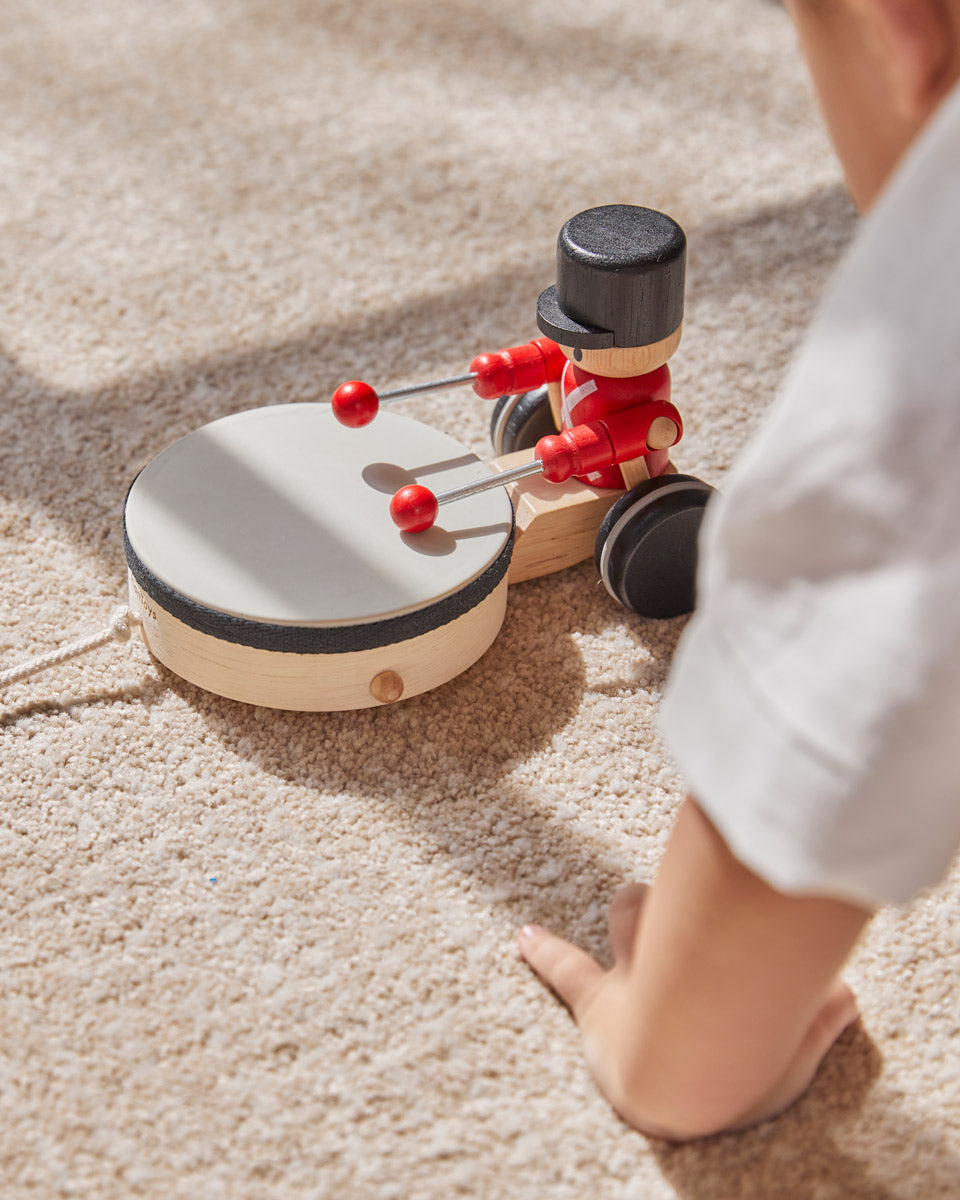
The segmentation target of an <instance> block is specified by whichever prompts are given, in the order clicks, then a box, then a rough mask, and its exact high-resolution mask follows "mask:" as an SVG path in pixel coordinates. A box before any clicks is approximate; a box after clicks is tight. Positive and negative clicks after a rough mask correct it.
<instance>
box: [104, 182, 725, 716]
mask: <svg viewBox="0 0 960 1200" xmlns="http://www.w3.org/2000/svg"><path fill="white" fill-rule="evenodd" d="M685 257H686V239H685V237H684V234H683V231H682V230H681V228H680V227H679V225H677V224H676V222H675V221H673V220H671V218H669V217H667V216H665V215H663V214H662V213H658V212H655V211H653V210H651V209H647V208H638V207H634V206H629V205H609V206H605V207H602V208H594V209H589V210H587V211H586V212H582V213H579V214H578V215H577V216H575V217H573V218H571V219H570V220H569V221H568V222H567V223H566V224H565V225H564V227H563V229H562V230H561V232H560V235H559V238H558V241H557V279H556V284H555V285H554V286H552V287H549V288H547V290H546V291H544V292H543V293H542V295H541V296H540V298H539V301H538V303H537V323H538V325H539V327H540V330H541V332H542V333H543V334H544V335H545V336H543V337H539V338H536V339H535V340H533V341H531V342H528V343H526V344H525V345H522V346H514V347H510V348H508V349H505V350H501V351H499V352H497V353H493V354H481V355H479V356H478V357H476V358H475V359H474V360H473V362H472V363H471V364H470V370H469V373H467V374H465V375H462V376H458V377H456V378H453V379H446V380H438V381H434V382H431V383H426V384H418V385H414V386H412V387H407V388H400V389H397V390H396V391H393V392H384V393H381V394H379V395H378V394H377V392H375V391H374V389H373V388H372V387H370V386H369V385H368V384H366V383H362V382H360V381H351V382H348V383H345V384H342V385H341V386H340V387H339V388H338V389H337V391H336V392H335V394H334V396H333V400H332V405H331V406H330V408H327V407H321V406H318V405H314V404H293V405H278V406H273V407H268V408H260V409H253V410H251V411H248V412H242V413H239V414H236V415H234V416H229V417H225V418H222V419H221V420H219V421H214V422H213V423H212V424H210V425H207V426H204V427H203V428H202V429H199V430H197V431H196V432H194V433H192V434H189V435H188V436H187V437H185V438H183V439H181V440H180V441H179V442H177V443H175V444H174V445H172V446H170V447H169V448H168V449H167V450H165V451H163V452H162V453H161V454H159V455H158V456H157V457H156V458H155V459H154V460H153V461H152V462H151V463H150V464H149V465H148V466H147V467H146V468H145V469H144V470H143V471H142V472H141V473H140V475H138V476H137V478H136V479H135V481H134V483H133V485H132V486H131V488H130V492H129V494H128V497H127V503H126V507H125V511H124V540H125V546H126V554H127V563H128V567H129V579H130V595H131V607H132V608H133V611H134V613H135V614H136V616H137V617H139V619H140V621H141V624H142V628H143V633H144V637H145V639H146V642H147V645H148V647H149V648H150V650H151V651H152V653H153V654H154V655H155V656H156V657H157V658H158V659H159V660H160V661H161V662H163V663H164V664H165V665H166V666H168V667H169V668H170V669H171V670H173V671H174V672H176V673H177V674H178V675H181V676H183V677H184V678H185V679H188V680H190V681H191V682H193V683H196V684H198V685H200V686H201V687H204V688H206V689H208V690H210V691H212V692H216V693H218V694H220V695H223V696H228V697H232V698H234V699H237V700H243V701H248V702H250V703H253V704H261V705H267V706H271V707H277V708H286V709H304V710H316V711H320V710H337V709H352V708H362V707H369V706H374V705H378V704H387V703H392V702H394V701H396V700H398V699H400V698H402V697H407V696H413V695H416V694H418V693H421V692H424V691H427V690H428V689H430V688H433V687H437V686H439V685H440V684H441V683H444V682H446V681H447V680H449V679H452V678H453V677H454V676H455V675H457V674H458V673H459V672H461V671H463V670H465V669H466V668H467V667H468V666H470V665H471V664H472V663H473V662H475V661H476V660H477V659H478V658H479V657H480V656H481V655H482V654H483V653H484V651H485V650H486V649H487V648H488V647H489V646H490V644H491V643H492V642H493V640H494V639H495V637H496V636H497V633H498V632H499V630H500V626H501V624H502V621H503V616H504V611H505V606H506V595H507V586H508V583H516V582H520V581H522V580H526V579H532V578H535V577H537V576H540V575H545V574H548V573H550V572H552V571H557V570H560V569H562V568H564V567H567V566H570V565H572V564H574V563H577V562H580V561H581V560H582V559H584V558H587V557H589V556H590V554H591V553H592V554H593V555H594V558H595V561H596V564H597V567H598V569H599V571H600V575H601V578H602V579H603V582H604V584H605V586H606V588H607V590H608V591H609V592H610V594H611V595H612V596H613V597H614V598H615V599H616V600H617V601H618V602H619V603H621V604H622V605H624V606H625V607H626V608H628V609H630V610H631V611H633V612H635V613H638V614H639V615H641V616H646V617H667V616H674V615H678V614H681V613H686V612H689V611H690V610H691V609H692V608H693V603H694V579H695V572H696V543H697V534H698V531H699V526H700V520H701V517H702V514H703V510H704V505H705V504H706V501H707V499H708V497H709V495H710V494H711V491H712V489H711V488H710V487H709V486H708V485H707V484H705V483H703V482H701V481H700V480H698V479H694V478H692V477H691V476H688V475H680V474H678V473H677V472H676V468H675V467H674V466H673V464H672V462H671V461H670V449H671V447H672V446H674V445H676V443H677V442H678V441H679V439H680V436H681V433H682V428H683V425H682V421H681V418H680V414H679V413H678V412H677V410H676V408H675V407H674V406H673V404H672V403H671V400H670V371H669V368H668V366H667V361H668V359H669V358H670V356H671V355H672V354H673V352H674V351H675V350H676V348H677V345H678V344H679V341H680V334H681V328H682V320H683V287H684V266H685ZM467 382H470V383H472V385H473V388H474V391H475V392H476V393H477V394H478V395H479V396H481V397H482V398H484V399H489V400H496V404H495V406H494V411H493V418H492V423H491V433H492V439H493V443H494V449H495V451H496V453H497V454H498V457H497V458H495V459H494V460H493V461H492V462H490V463H489V464H488V466H487V467H486V468H485V467H484V466H483V464H482V463H481V462H480V460H479V459H478V458H477V457H476V456H475V455H472V454H470V453H468V452H467V451H466V450H465V448H464V447H462V446H460V445H459V444H458V443H457V442H455V441H454V440H453V439H452V438H449V437H448V436H446V435H445V434H443V433H440V432H438V431H436V430H434V429H431V428H429V427H427V426H425V425H423V424H421V423H419V422H416V421H412V420H410V419H408V418H405V417H401V416H398V415H396V414H394V413H383V414H381V415H378V412H379V408H380V405H381V404H382V403H384V402H387V401H390V400H396V399H399V398H402V397H405V396H410V395H413V394H415V393H416V392H421V391H426V390H429V389H432V388H439V387H447V386H453V385H456V384H464V383H467ZM374 418H376V420H374ZM424 480H426V481H428V482H429V483H430V484H431V487H432V488H433V489H435V490H431V489H430V488H428V487H427V485H426V483H425V482H424ZM391 492H392V493H393V496H392V499H390V493H391ZM448 506H449V507H448ZM441 508H442V509H443V514H444V515H443V521H442V522H441V523H438V516H439V513H440V510H441Z"/></svg>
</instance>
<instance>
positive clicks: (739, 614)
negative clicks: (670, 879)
mask: <svg viewBox="0 0 960 1200" xmlns="http://www.w3.org/2000/svg"><path fill="white" fill-rule="evenodd" d="M661 725H662V728H663V732H664V735H665V737H666V740H667V743H668V745H669V746H670V748H671V750H672V752H673V754H674V756H675V758H676V760H677V762H678V764H679V766H680V768H681V770H683V772H684V773H685V775H686V777H687V780H688V783H689V785H690V788H691V791H692V792H693V794H694V795H695V796H696V797H697V799H698V801H699V802H700V804H701V805H702V806H703V808H704V809H705V811H706V812H707V813H708V815H709V816H710V819H711V820H712V821H713V822H714V823H715V824H716V826H717V827H718V829H719V830H720V832H721V834H722V835H723V836H724V838H725V839H726V841H727V843H728V844H729V845H730V847H731V850H732V851H733V853H734V854H735V855H736V856H737V857H738V858H739V859H740V860H741V861H742V862H744V863H745V864H746V865H747V866H748V867H750V868H751V869H752V870H754V871H755V872H756V873H757V874H759V875H760V876H761V877H762V878H764V879H766V880H767V881H768V882H769V883H770V884H771V885H772V886H774V887H776V888H779V889H781V890H784V891H789V892H802V893H815V894H827V895H834V896H839V897H842V898H845V899H849V900H853V901H854V902H857V903H861V904H865V905H867V906H870V907H874V906H878V905H881V904H884V903H888V902H894V903H897V902H902V901H904V900H906V899H908V898H909V897H910V896H911V895H912V894H913V893H914V892H916V891H917V890H918V889H919V888H921V887H924V886H926V885H929V884H932V883H935V882H936V881H937V880H938V879H939V878H940V877H941V876H942V874H943V873H944V871H945V870H946V868H947V866H948V865H949V863H950V860H951V858H952V857H953V855H954V853H955V851H956V848H957V846H958V844H960V90H956V91H955V92H954V94H953V95H952V96H951V97H949V98H948V99H947V101H946V102H945V103H944V104H943V105H942V106H941V108H940V110H939V112H938V113H937V114H936V116H935V117H934V119H933V121H932V122H931V124H930V126H929V127H928V129H927V130H926V131H925V132H924V134H923V136H922V137H921V139H920V140H919V142H918V143H917V144H916V145H915V146H914V147H913V149H912V150H911V152H910V153H909V155H908V156H907V158H906V160H905V161H904V163H903V164H902V165H901V167H900V169H899V170H898V172H897V174H896V176H895V178H894V179H893V180H892V181H891V183H890V185H889V186H888V188H887V189H886V191H885V192H884V194H883V195H882V196H881V197H880V199H879V200H878V202H877V203H876V204H875V206H874V208H873V210H872V211H871V213H870V215H869V216H868V217H867V218H866V219H865V220H864V221H863V222H862V224H861V226H860V229H859V232H858V235H857V238H856V239H855V242H854V244H853V246H852V247H851V250H850V252H849V253H848V255H847V257H846V259H845V261H844V263H843V264H842V266H841V268H840V270H839V271H838V273H837V275H836V277H835V279H834V281H833V283H832V285H831V287H830V289H829V290H828V292H827V294H826V296H825V298H824V302H823V304H822V305H821V308H820V311H819V313H818V315H817V317H816V319H815V321H814V322H813V324H812V325H811V327H810V330H809V333H808V336H807V338H806V340H805V342H804V345H803V346H802V348H801V350H800V352H799V353H798V355H797V357H796V359H795V361H794V363H793V366H792V368H791V371H790V372H789V374H788V377H787V379H786V381H785V386H784V388H783V391H782V392H781V395H780V396H779V398H778V400H777V402H776V403H775V405H774V406H773V408H772V410H771V412H770V414H769V417H768V420H767V422H766V424H765V427H764V429H763V430H762V431H761V433H760V436H759V437H758V438H757V439H756V441H755V442H754V444H753V445H752V446H751V447H750V448H749V449H748V451H747V453H746V454H745V455H744V457H743V459H742V460H741V462H740V463H739V464H738V467H737V469H736V470H735V471H734V472H733V475H732V477H731V478H730V480H729V481H728V483H727V484H726V485H725V486H724V488H723V493H722V495H720V496H719V497H717V498H716V499H715V500H713V501H712V502H711V504H710V506H709V507H708V510H707V515H706V517H705V520H704V525H703V530H702V534H701V568H700V576H699V587H698V611H697V613H696V615H695V616H694V618H693V619H692V621H691V623H690V625H689V626H688V628H687V630H686V632H685V634H684V637H683V639H682V641H681V645H680V648H679V650H678V652H677V656H676V660H675V662H674V668H673V671H672V674H671V679H670V682H669V685H668V689H667V694H666V696H665V699H664V703H663V706H662V710H661Z"/></svg>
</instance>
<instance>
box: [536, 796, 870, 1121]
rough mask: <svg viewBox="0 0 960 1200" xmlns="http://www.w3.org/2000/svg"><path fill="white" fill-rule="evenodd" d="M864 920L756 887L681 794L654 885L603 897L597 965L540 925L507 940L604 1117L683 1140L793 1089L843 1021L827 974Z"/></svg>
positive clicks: (789, 1095)
mask: <svg viewBox="0 0 960 1200" xmlns="http://www.w3.org/2000/svg"><path fill="white" fill-rule="evenodd" d="M868 916H869V914H868V913H867V912H865V911H864V910H862V909H860V908H857V907H855V906H853V905H849V904H847V903H845V902H843V901H838V900H832V899H828V898H825V897H819V898H818V897H800V896H788V895H785V894H783V893H780V892H777V891H775V890H774V889H772V888H770V887H769V886H768V885H767V884H766V883H764V882H763V881H762V880H761V879H760V878H759V877H758V876H756V875H754V874H753V873H752V872H750V871H749V870H747V869H746V868H745V867H744V866H742V865H741V864H740V863H739V862H738V861H737V860H736V859H735V858H734V857H733V856H732V855H731V854H730V851H729V850H728V848H727V847H726V845H725V843H724V842H723V839H722V838H721V837H720V836H719V834H718V833H717V831H716V829H714V827H713V826H712V825H711V823H710V822H709V820H708V819H707V818H706V816H705V815H704V813H703V812H702V810H701V809H700V807H699V806H698V805H697V804H696V803H695V802H693V801H688V802H687V804H686V805H684V807H683V809H682V810H681V812H680V815H679V817H678V820H677V824H676V826H675V828H674V831H673V833H672V835H671V838H670V842H669V845H668V847H667V851H666V854H665V855H664V859H663V862H662V863H661V867H660V871H659V874H658V877H657V882H656V885H655V887H652V888H647V887H645V886H644V885H642V884H634V885H632V886H631V887H629V888H626V889H624V891H622V892H620V893H619V894H618V895H617V897H616V898H615V900H614V903H613V905H612V907H611V910H610V920H609V936H610V945H611V948H612V951H613V958H614V963H613V966H612V967H611V968H610V970H605V969H604V968H603V967H602V966H601V965H600V964H599V963H598V962H596V961H595V960H594V959H593V958H592V957H591V956H590V955H589V954H587V953H585V952H584V951H583V950H581V949H579V948H578V947H576V946H574V945H572V944H571V943H570V942H567V941H565V940H564V939H563V938H559V937H556V936H555V935H553V934H551V933H548V932H547V931H546V930H545V929H541V928H540V927H538V926H530V925H528V926H526V927H525V928H524V930H523V931H522V932H521V934H520V937H519V946H520V952H521V954H522V955H523V957H524V959H525V960H526V961H527V962H528V963H529V964H530V966H531V967H532V968H533V969H534V971H536V973H537V974H538V975H539V977H540V978H541V979H542V980H543V981H544V983H546V984H547V985H548V986H549V987H551V988H552V989H553V990H554V991H555V992H556V994H557V995H558V996H559V997H560V999H561V1000H562V1001H563V1002H564V1003H565V1004H566V1005H567V1006H568V1007H569V1008H570V1010H571V1012H572V1014H573V1016H574V1019H575V1020H576V1022H577V1025H578V1026H579V1028H580V1031H581V1033H582V1035H583V1042H584V1053H585V1056H586V1059H587V1063H588V1065H589V1067H590V1070H591V1071H592V1073H593V1075H594V1078H595V1079H596V1081H597V1084H598V1086H599V1087H600V1090H601V1091H602V1092H603V1094H604V1095H605V1096H606V1097H607V1099H608V1100H609V1101H610V1103H611V1104H612V1105H613V1107H614V1108H615V1109H616V1110H617V1112H618V1113H619V1114H620V1115H621V1116H622V1117H623V1119H624V1120H625V1121H627V1122H628V1124H630V1125H633V1126H634V1127H635V1128H637V1129H640V1130H642V1131H643V1132H644V1133H647V1134H649V1135H651V1136H655V1137H664V1138H670V1139H671V1140H682V1139H686V1138H691V1137H698V1136H702V1135H704V1134H709V1133H715V1132H719V1131H720V1130H729V1129H739V1128H742V1127H743V1126H745V1125H748V1124H752V1123H754V1122H756V1121H760V1120H764V1119H765V1118H767V1117H771V1116H774V1115H775V1114H777V1113H779V1112H781V1111H782V1110H783V1109H784V1108H786V1107H787V1106H788V1105H789V1104H790V1103H792V1101H793V1100H795V1099H796V1098H797V1097H798V1096H799V1095H801V1094H802V1092H804V1091H805V1090H806V1088H807V1086H808V1084H809V1083H810V1081H811V1079H812V1078H813V1075H814V1074H815V1072H816V1070H817V1067H818V1066H819V1064H820V1061H821V1059H822V1058H823V1056H824V1054H826V1052H827V1051H828V1050H829V1048H830V1046H831V1045H832V1044H833V1042H834V1041H835V1040H836V1039H837V1037H838V1036H839V1035H840V1033H841V1032H842V1030H843V1029H844V1028H845V1027H846V1026H847V1025H849V1024H850V1023H851V1022H852V1021H853V1020H855V1018H856V1014H857V1010H856V1003H855V1001H854V998H853V994H852V993H851V991H850V989H849V988H848V987H847V986H846V984H845V983H843V981H842V980H841V979H839V977H838V974H837V973H838V971H839V969H840V967H841V965H842V963H843V960H844V958H845V957H846V955H847V953H848V952H849V950H850V947H851V946H852V945H853V943H854V942H855V940H856V938H857V935H858V934H859V932H860V930H861V928H862V927H863V925H864V924H865V922H866V921H867V919H868Z"/></svg>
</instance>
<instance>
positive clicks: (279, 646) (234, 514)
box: [124, 404, 513, 711]
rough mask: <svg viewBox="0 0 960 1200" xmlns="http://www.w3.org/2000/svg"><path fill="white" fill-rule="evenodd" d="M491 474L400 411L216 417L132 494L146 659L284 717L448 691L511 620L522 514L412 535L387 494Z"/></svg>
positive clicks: (135, 594) (137, 600) (506, 506)
mask: <svg viewBox="0 0 960 1200" xmlns="http://www.w3.org/2000/svg"><path fill="white" fill-rule="evenodd" d="M486 474H488V472H487V469H486V468H485V467H483V466H482V465H481V463H480V460H479V459H478V458H477V457H476V455H474V454H471V453H470V452H469V451H467V450H466V449H465V448H464V447H463V446H461V445H460V444H459V443H458V442H456V441H455V440H454V439H453V438H451V437H448V436H447V435H446V434H444V433H442V432H440V431H438V430H435V429H431V428H430V427H428V426H425V425H422V424H421V423H419V422H417V421H413V420H410V419H409V418H407V417H402V416H398V415H396V414H394V413H381V414H380V415H379V416H378V417H377V420H376V421H374V422H373V423H372V424H370V425H368V426H366V427H364V428H362V429H348V428H346V427H344V426H342V425H340V424H339V423H338V422H337V421H336V419H335V418H334V416H333V414H332V413H331V411H330V410H329V408H328V407H326V406H323V405H319V404H287V405H276V406H271V407H266V408H257V409H251V410H249V411H246V412H241V413H237V414H235V415H233V416H228V417H223V418H221V419H220V420H218V421H213V422H212V423H211V424H209V425H206V426H204V427H202V428H201V429H198V430H196V431H195V432H193V433H191V434H188V435H187V436H186V437H184V438H182V439H181V440H180V441H178V442H175V443H174V444H173V445H171V446H169V447H168V448H167V449H166V450H164V451H162V452H161V453H160V454H159V455H157V457H156V458H154V459H153V460H152V461H151V462H150V463H149V464H148V465H147V466H146V467H145V468H144V469H143V470H142V471H141V472H140V474H139V475H138V476H137V477H136V479H135V480H134V482H133V484H132V485H131V487H130V491H129V492H128V494H127V500H126V505H125V509H124V545H125V550H126V556H127V566H128V568H129V570H128V576H129V585H130V597H131V607H132V608H133V610H134V612H135V613H136V614H137V616H138V617H139V618H140V620H141V622H142V629H143V635H144V638H145V640H146V643H147V646H148V648H149V649H150V651H151V653H152V654H153V655H154V656H155V657H156V658H157V659H159V660H160V662H162V663H163V664H164V665H165V666H167V667H168V668H169V669H170V670H171V671H173V672H175V673H176V674H177V675H180V676H181V677H182V678H184V679H186V680H188V681H190V682H191V683H195V684H197V685H198V686H200V687H202V688H205V689H207V690H208V691H211V692H215V693H216V694H218V695H221V696H226V697H229V698H231V699H234V700H241V701H245V702H247V703H250V704H258V705H264V706H267V707H271V708H284V709H299V710H305V711H334V710H340V709H354V708H366V707H372V706H375V705H378V704H386V703H391V702H393V701H395V700H398V699H400V698H401V697H408V696H414V695H417V694H418V693H421V692H425V691H427V690H429V689H430V688H434V687H438V686H439V685H440V684H442V683H445V682H447V681H448V680H449V679H452V678H453V677H454V676H455V675H457V674H459V673H460V672H461V671H464V670H465V669H466V668H467V667H469V666H470V665H471V664H472V663H474V662H475V661H476V660H477V659H478V658H479V657H480V656H481V655H482V654H483V653H484V651H485V650H486V649H487V648H488V647H489V646H490V644H491V642H492V641H493V640H494V638H495V637H496V636H497V633H498V632H499V630H500V626H501V624H502V623H503V616H504V611H505V607H506V591H507V568H508V566H509V564H510V555H511V551H512V546H513V509H512V507H511V504H510V500H509V499H508V497H507V495H506V493H505V492H504V490H503V489H502V488H495V489H493V490H490V491H486V492H482V493H480V494H479V495H476V496H473V497H470V498H469V499H466V500H463V501H462V502H460V503H458V504H457V505H456V506H455V509H453V510H451V515H450V516H447V514H444V517H443V519H442V521H441V523H440V524H438V525H437V526H435V527H434V528H433V529H430V530H428V531H427V532H426V533H418V534H413V535H411V534H402V533H400V531H399V530H398V529H397V528H396V527H395V526H394V524H393V522H392V520H391V518H390V512H389V503H390V498H391V496H392V495H393V493H394V492H395V491H396V490H397V489H398V488H399V487H402V486H404V484H407V483H413V482H417V483H426V484H427V486H430V487H435V486H440V487H442V488H444V489H447V488H452V487H459V486H460V485H461V484H465V483H468V482H470V481H472V480H475V479H479V478H483V477H484V476H485V475H486Z"/></svg>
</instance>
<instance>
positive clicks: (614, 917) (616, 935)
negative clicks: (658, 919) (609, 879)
mask: <svg viewBox="0 0 960 1200" xmlns="http://www.w3.org/2000/svg"><path fill="white" fill-rule="evenodd" d="M649 891H650V885H649V884H646V883H628V884H627V886H626V887H624V888H621V889H620V891H619V892H617V894H616V895H615V896H614V898H613V901H612V903H611V904H610V916H609V917H608V918H607V938H608V940H609V942H610V949H611V950H612V951H613V957H614V961H615V962H617V963H626V962H628V961H629V960H630V958H631V956H632V954H633V944H634V939H635V937H636V933H637V925H638V923H639V921H640V910H641V909H642V908H643V902H644V901H645V900H646V898H647V893H648V892H649Z"/></svg>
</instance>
